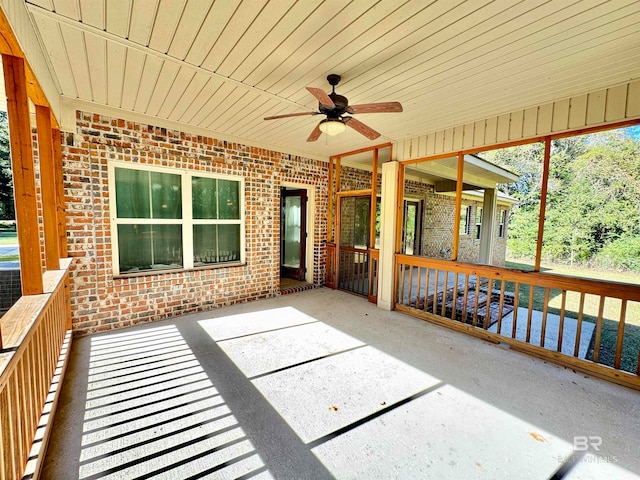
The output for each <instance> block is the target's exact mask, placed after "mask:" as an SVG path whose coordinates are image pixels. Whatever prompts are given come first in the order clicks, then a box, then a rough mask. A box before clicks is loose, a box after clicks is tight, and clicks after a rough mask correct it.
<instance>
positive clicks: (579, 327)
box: [573, 292, 584, 357]
mask: <svg viewBox="0 0 640 480" xmlns="http://www.w3.org/2000/svg"><path fill="white" fill-rule="evenodd" d="M583 311H584V292H580V306H579V307H578V324H577V325H576V339H575V343H574V345H573V356H574V357H577V356H578V353H579V352H580V335H581V333H582V313H583Z"/></svg>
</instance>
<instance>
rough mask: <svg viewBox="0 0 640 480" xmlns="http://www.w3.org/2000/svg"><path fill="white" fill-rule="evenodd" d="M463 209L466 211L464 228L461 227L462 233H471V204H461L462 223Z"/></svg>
mask: <svg viewBox="0 0 640 480" xmlns="http://www.w3.org/2000/svg"><path fill="white" fill-rule="evenodd" d="M462 210H464V211H465V213H464V230H462V229H460V227H458V228H459V232H460V235H461V236H462V235H469V234H470V232H469V230H471V205H461V206H460V223H462Z"/></svg>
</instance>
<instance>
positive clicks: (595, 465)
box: [43, 288, 640, 480]
mask: <svg viewBox="0 0 640 480" xmlns="http://www.w3.org/2000/svg"><path fill="white" fill-rule="evenodd" d="M58 408H59V410H58V414H57V417H56V421H55V427H54V430H53V432H52V437H51V441H50V443H49V450H48V452H47V457H46V460H45V465H44V472H43V478H45V479H56V480H60V479H73V478H82V479H94V478H118V479H123V478H167V479H174V480H175V479H187V478H216V479H217V478H254V479H267V478H276V479H295V480H300V479H324V478H339V479H343V478H358V479H360V478H363V479H378V478H398V479H412V478H419V479H423V478H452V479H462V478H477V479H502V478H504V479H513V478H518V479H528V478H531V479H547V478H566V479H578V478H581V479H602V478H607V479H608V480H612V479H616V478H620V479H622V478H625V479H629V478H640V477H637V476H636V474H637V473H639V472H640V456H639V455H638V449H639V446H640V440H639V439H640V422H638V418H640V394H639V393H638V392H635V391H633V390H630V389H626V388H624V387H620V386H617V385H613V384H610V383H608V382H605V381H601V380H598V379H594V378H590V377H587V376H585V375H583V374H576V373H574V372H573V371H571V370H570V369H565V368H563V367H558V366H555V365H552V364H548V363H546V362H544V361H541V360H537V359H534V358H531V357H528V356H526V355H523V354H520V353H517V352H512V351H509V350H508V349H506V348H505V347H503V346H499V345H494V344H491V343H487V342H485V341H483V340H479V339H476V338H473V337H470V336H466V335H463V334H459V333H457V332H453V331H450V330H448V329H446V328H443V327H439V326H436V325H432V324H429V323H426V322H423V321H420V320H417V319H414V318H411V317H407V316H405V315H403V314H400V313H397V312H385V311H383V310H381V309H379V308H377V307H376V306H374V305H372V304H369V303H367V302H366V301H365V300H363V299H360V298H358V297H355V296H353V295H349V294H346V293H342V292H338V291H333V290H329V289H325V288H321V289H315V290H310V291H306V292H301V293H297V294H292V295H286V296H282V297H276V298H273V299H269V300H263V301H258V302H252V303H246V304H241V305H236V306H233V307H228V308H222V309H217V310H213V311H209V312H203V313H198V314H193V315H187V316H183V317H180V318H175V319H171V320H166V321H161V322H155V323H150V324H145V325H141V326H136V327H133V328H128V329H122V330H117V331H114V332H109V333H105V334H101V335H94V336H88V337H81V338H78V339H75V340H74V342H73V347H72V351H71V358H70V364H69V368H68V370H67V376H66V378H65V382H64V385H63V389H62V393H61V397H60V403H59V407H58ZM576 437H577V440H575V444H576V445H577V446H578V451H574V448H573V447H574V438H576ZM588 443H589V444H591V445H592V446H591V447H589V449H588V451H582V449H581V447H582V446H583V445H585V446H586V445H587V444H588Z"/></svg>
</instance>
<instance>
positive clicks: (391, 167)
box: [378, 161, 402, 310]
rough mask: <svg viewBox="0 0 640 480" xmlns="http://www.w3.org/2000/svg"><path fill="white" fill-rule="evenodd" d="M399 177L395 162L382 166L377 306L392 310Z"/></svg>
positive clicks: (398, 165)
mask: <svg viewBox="0 0 640 480" xmlns="http://www.w3.org/2000/svg"><path fill="white" fill-rule="evenodd" d="M400 177H401V175H400V163H398V162H397V161H390V162H385V163H383V164H382V199H381V206H380V217H381V218H380V260H379V262H380V263H379V269H380V274H379V275H378V306H379V307H380V308H383V309H385V310H393V307H394V301H393V299H394V295H395V291H394V290H395V281H394V271H395V253H396V223H397V217H398V209H397V203H396V202H397V198H398V195H400V196H402V193H398V188H399V181H398V179H399V178H400Z"/></svg>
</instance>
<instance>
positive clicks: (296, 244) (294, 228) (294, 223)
mask: <svg viewBox="0 0 640 480" xmlns="http://www.w3.org/2000/svg"><path fill="white" fill-rule="evenodd" d="M301 200H302V198H301V197H285V199H284V262H283V266H285V267H290V268H300V242H301V241H302V239H301V238H300V234H301V222H302V218H301V212H302V206H301V204H300V202H301Z"/></svg>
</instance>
